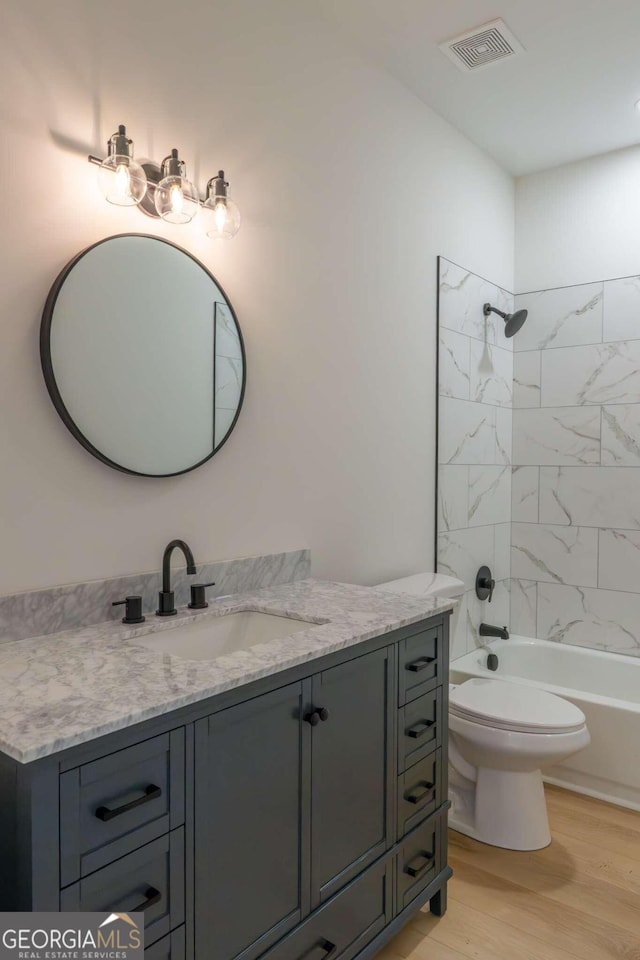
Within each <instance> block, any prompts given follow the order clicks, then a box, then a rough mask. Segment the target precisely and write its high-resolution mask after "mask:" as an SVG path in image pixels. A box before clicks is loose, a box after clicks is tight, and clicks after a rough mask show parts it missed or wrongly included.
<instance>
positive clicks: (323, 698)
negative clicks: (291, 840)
mask: <svg viewBox="0 0 640 960" xmlns="http://www.w3.org/2000/svg"><path fill="white" fill-rule="evenodd" d="M389 658H390V651H389V648H386V649H384V650H377V651H376V652H375V653H369V654H367V655H366V656H364V657H358V658H357V659H355V660H350V661H348V662H347V663H343V664H340V666H337V667H332V668H331V669H330V670H324V671H323V672H322V673H318V674H316V675H315V676H314V677H313V680H312V704H313V707H314V709H316V710H318V709H320V708H322V709H324V710H326V711H327V713H328V717H327V720H326V721H325V722H321V723H318V724H317V725H316V726H314V727H312V730H311V905H312V907H314V908H315V907H317V906H319V904H320V903H322V902H324V901H325V900H326V899H327V898H328V897H330V896H332V895H333V894H334V893H335V892H336V891H337V890H338V889H339V888H340V887H342V886H344V884H345V883H346V882H347V881H348V880H350V879H351V878H352V877H353V876H355V875H356V874H357V873H359V872H360V871H361V870H363V869H364V868H365V867H366V866H368V865H369V864H370V863H373V861H374V860H376V859H377V858H378V857H379V856H381V855H382V854H383V853H384V852H385V850H386V848H387V845H388V839H389V837H390V834H391V830H392V827H391V824H390V823H389V816H390V813H391V804H390V801H389V790H388V784H389V777H388V770H389V767H390V763H391V756H390V753H389V750H390V747H391V743H390V741H391V720H392V716H391V711H390V707H391V692H392V691H391V687H390V684H391V671H390V665H389Z"/></svg>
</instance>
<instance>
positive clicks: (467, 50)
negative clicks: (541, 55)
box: [439, 20, 524, 73]
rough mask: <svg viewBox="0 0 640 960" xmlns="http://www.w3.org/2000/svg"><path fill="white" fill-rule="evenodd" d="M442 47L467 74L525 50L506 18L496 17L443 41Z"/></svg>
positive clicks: (440, 45) (450, 58)
mask: <svg viewBox="0 0 640 960" xmlns="http://www.w3.org/2000/svg"><path fill="white" fill-rule="evenodd" d="M439 47H440V49H441V50H442V52H443V53H444V55H445V56H446V57H448V58H449V60H452V61H453V62H454V63H455V65H456V67H458V69H459V70H462V71H463V73H470V72H471V71H472V70H482V69H483V68H484V67H489V66H491V64H493V63H499V62H500V60H505V59H506V58H507V57H515V56H516V55H517V54H519V53H524V47H523V46H522V44H521V43H519V42H518V41H517V40H516V38H515V37H514V35H513V34H512V33H511V31H510V30H509V28H508V26H507V25H506V23H505V22H504V21H503V20H492V21H491V22H490V23H484V24H483V25H482V26H481V27H476V29H475V30H469V31H468V32H467V33H463V34H461V35H460V36H459V37H454V38H453V39H452V40H446V41H445V42H444V43H441V44H439Z"/></svg>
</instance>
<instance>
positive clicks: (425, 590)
mask: <svg viewBox="0 0 640 960" xmlns="http://www.w3.org/2000/svg"><path fill="white" fill-rule="evenodd" d="M376 590H388V591H389V593H408V594H411V596H413V597H451V598H456V597H461V596H462V594H463V593H464V583H463V582H462V580H456V578H455V577H448V576H446V574H444V573H414V574H413V576H411V577H400V579H399V580H387V581H386V583H379V584H377V585H376Z"/></svg>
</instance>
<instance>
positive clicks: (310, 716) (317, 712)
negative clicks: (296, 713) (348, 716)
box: [304, 707, 329, 727]
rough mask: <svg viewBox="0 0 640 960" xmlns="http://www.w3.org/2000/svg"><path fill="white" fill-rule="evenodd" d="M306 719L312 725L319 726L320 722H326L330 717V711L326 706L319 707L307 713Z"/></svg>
mask: <svg viewBox="0 0 640 960" xmlns="http://www.w3.org/2000/svg"><path fill="white" fill-rule="evenodd" d="M304 719H305V720H306V721H307V723H310V724H311V726H312V727H317V726H318V724H319V723H320V722H322V723H324V722H325V720H328V719H329V711H328V710H327V708H326V707H317V708H315V709H313V710H311V711H310V712H309V713H306V714H305V715H304Z"/></svg>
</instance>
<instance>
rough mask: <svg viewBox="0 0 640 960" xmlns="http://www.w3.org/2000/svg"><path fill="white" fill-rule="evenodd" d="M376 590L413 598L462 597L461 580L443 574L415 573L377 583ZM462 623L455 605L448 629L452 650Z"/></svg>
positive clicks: (457, 605) (455, 598)
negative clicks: (407, 595) (404, 594)
mask: <svg viewBox="0 0 640 960" xmlns="http://www.w3.org/2000/svg"><path fill="white" fill-rule="evenodd" d="M376 590H388V591H389V593H407V594H410V595H411V596H413V597H447V599H451V600H461V599H462V597H463V596H464V583H463V582H462V580H457V579H456V578H455V577H448V576H447V575H446V574H444V573H415V574H413V576H411V577H400V579H399V580H387V582H386V583H379V584H377V585H376ZM463 622H464V621H463V620H461V619H460V604H459V603H456V605H455V607H454V609H453V613H452V614H451V624H450V627H449V635H450V637H451V641H450V643H451V649H453V643H454V639H455V637H456V636H457V635H458V630H459V629H460V628H462V625H463ZM463 652H464V651H463ZM458 656H460V654H458Z"/></svg>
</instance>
